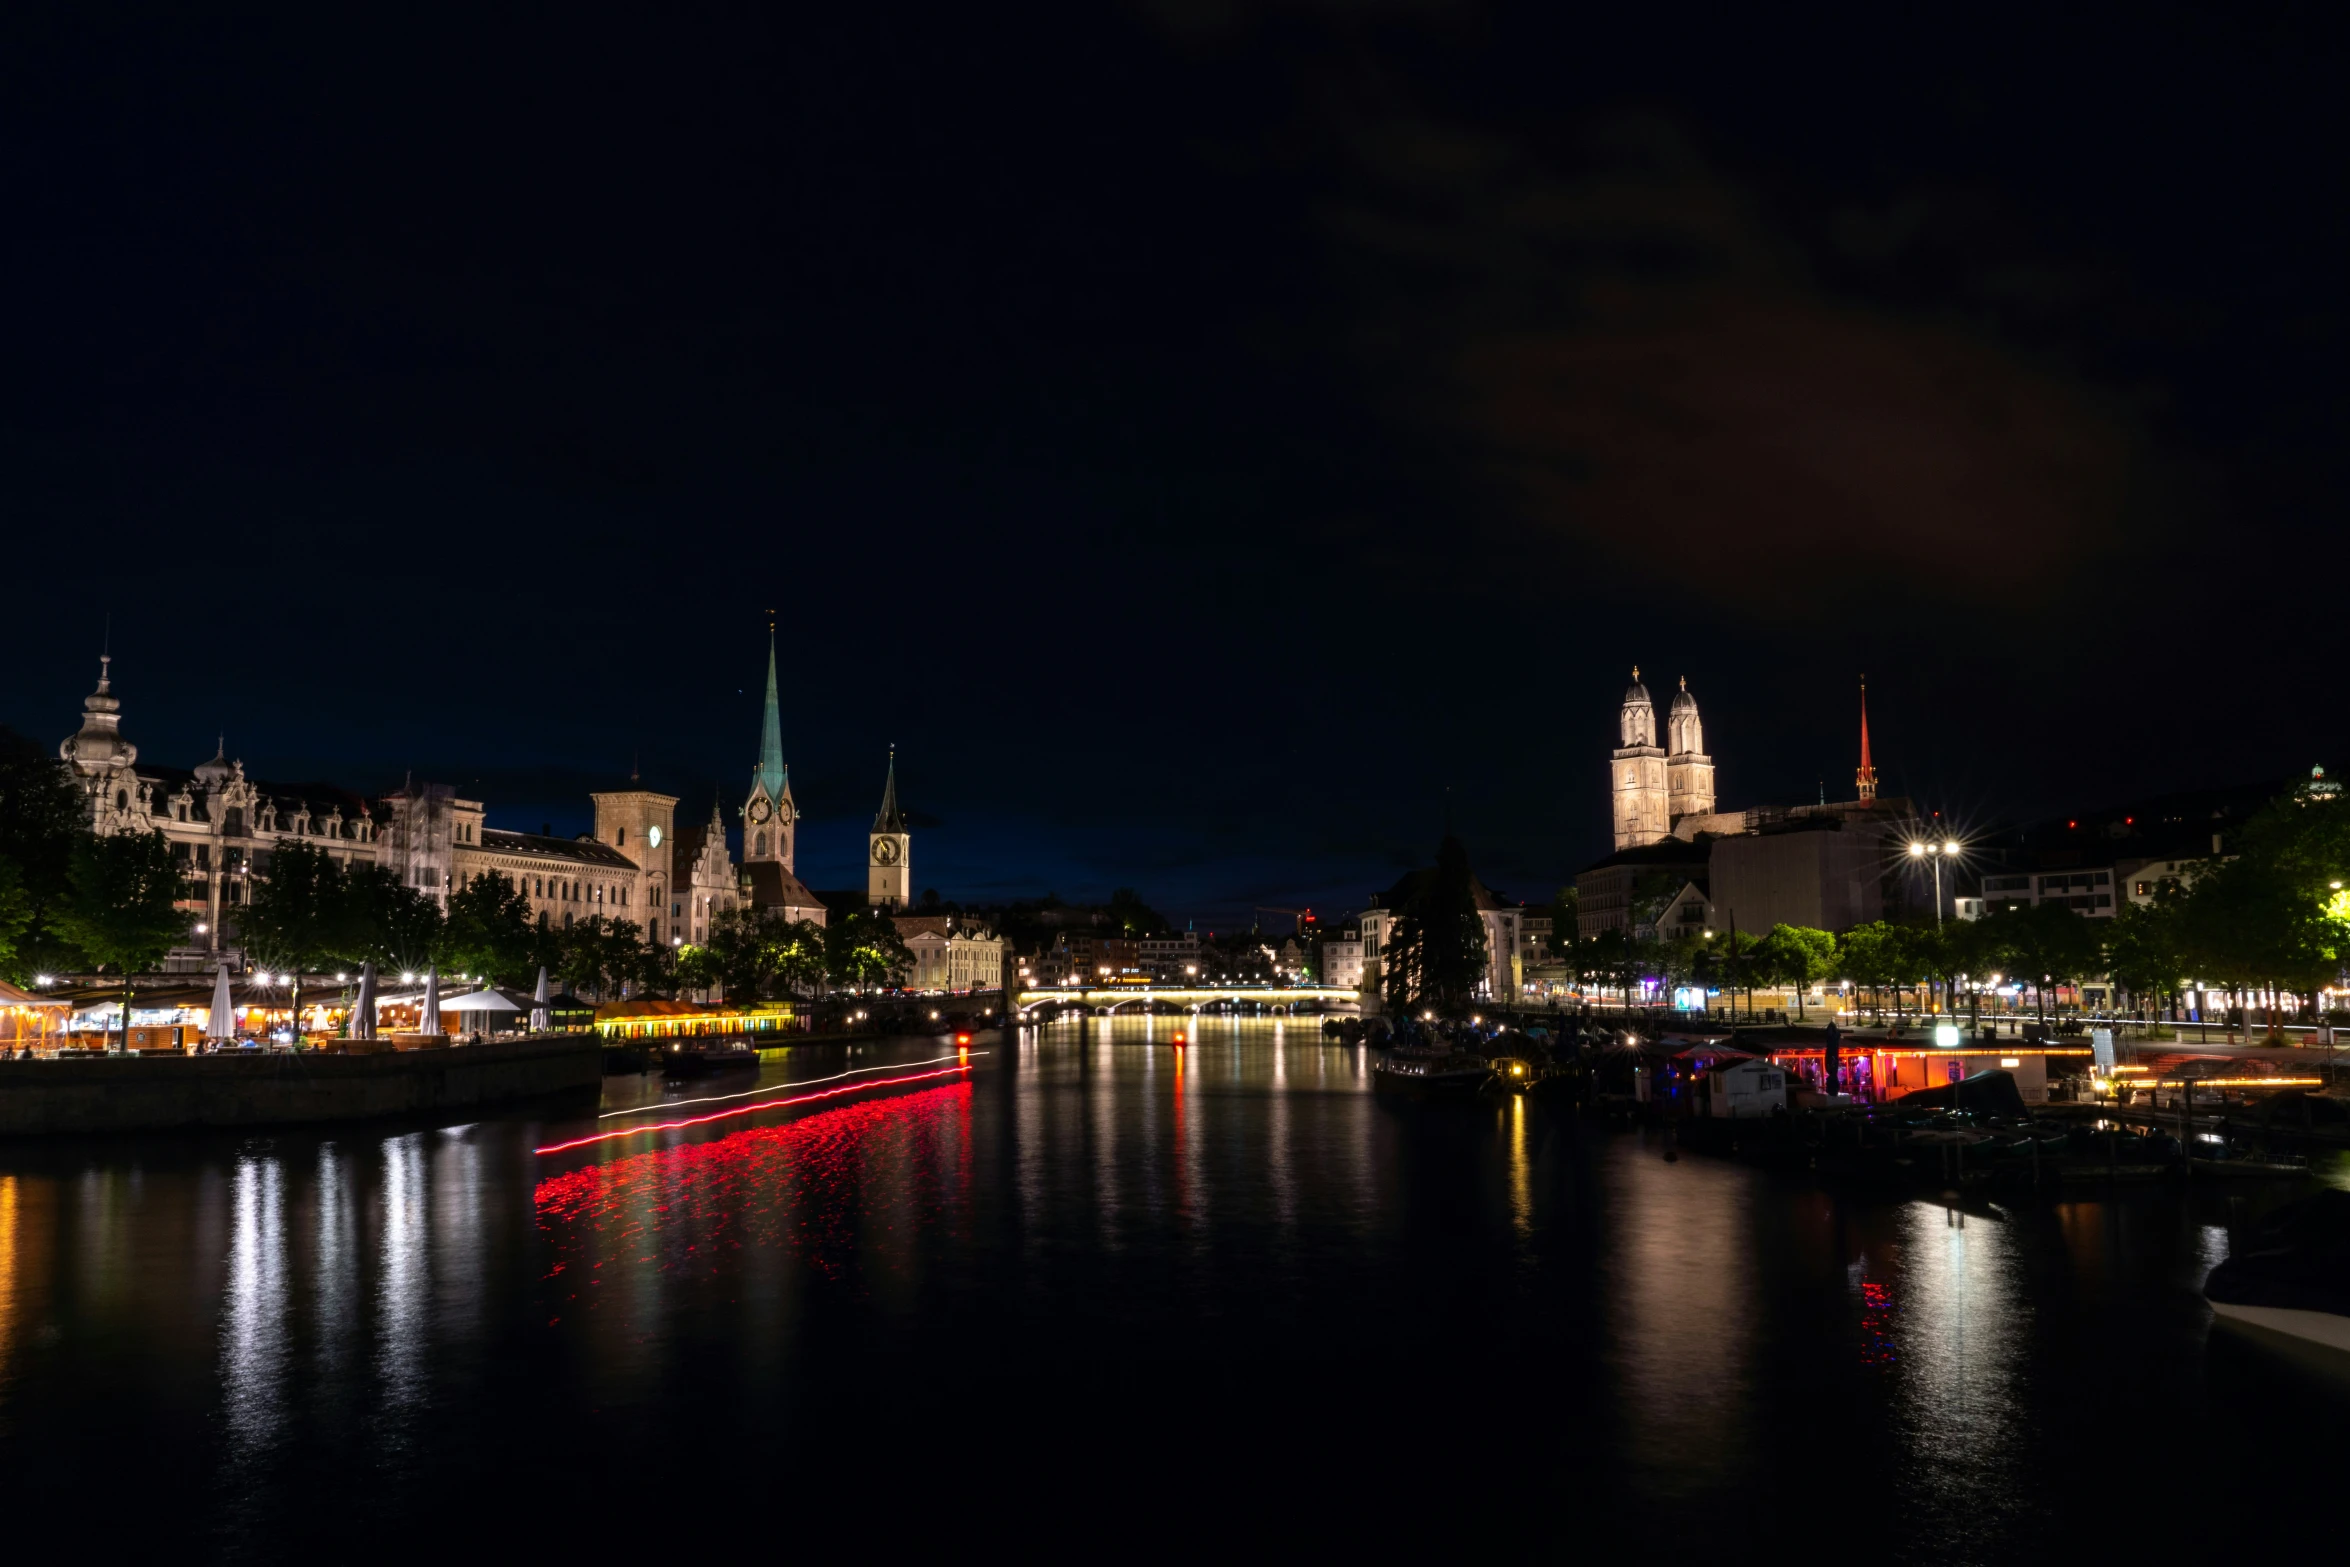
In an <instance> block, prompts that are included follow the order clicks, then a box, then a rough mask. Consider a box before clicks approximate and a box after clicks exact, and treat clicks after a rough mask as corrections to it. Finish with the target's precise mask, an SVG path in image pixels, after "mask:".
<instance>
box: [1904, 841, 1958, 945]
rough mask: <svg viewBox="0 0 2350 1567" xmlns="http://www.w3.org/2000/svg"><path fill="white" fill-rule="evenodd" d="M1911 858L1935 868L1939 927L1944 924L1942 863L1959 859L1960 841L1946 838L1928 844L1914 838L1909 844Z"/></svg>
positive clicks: (1935, 920) (1935, 892)
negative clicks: (1923, 861) (1925, 862)
mask: <svg viewBox="0 0 2350 1567" xmlns="http://www.w3.org/2000/svg"><path fill="white" fill-rule="evenodd" d="M1909 857H1910V858H1911V859H1913V860H1925V861H1927V862H1929V863H1930V864H1931V865H1932V866H1933V867H1934V923H1935V924H1936V925H1937V926H1939V925H1940V924H1941V923H1942V862H1943V861H1944V860H1948V859H1956V858H1957V857H1958V840H1957V839H1956V838H1946V839H1944V840H1943V841H1942V842H1940V843H1927V842H1924V841H1922V840H1919V839H1915V838H1913V839H1911V840H1910V844H1909Z"/></svg>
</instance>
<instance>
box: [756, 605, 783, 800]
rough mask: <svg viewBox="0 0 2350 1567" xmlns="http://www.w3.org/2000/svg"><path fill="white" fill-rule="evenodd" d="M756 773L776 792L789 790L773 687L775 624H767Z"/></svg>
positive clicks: (781, 712)
mask: <svg viewBox="0 0 2350 1567" xmlns="http://www.w3.org/2000/svg"><path fill="white" fill-rule="evenodd" d="M759 776H760V777H761V778H764V779H765V780H766V781H767V787H768V788H769V789H771V790H773V791H775V792H776V793H777V794H779V795H780V794H785V793H788V792H790V789H791V773H790V772H789V771H787V770H786V769H785V767H784V765H783V710H782V708H781V707H780V706H779V705H778V703H777V700H776V690H775V627H774V625H773V624H772V623H770V624H769V625H768V627H767V709H766V711H765V713H763V714H762V715H761V716H760V719H759Z"/></svg>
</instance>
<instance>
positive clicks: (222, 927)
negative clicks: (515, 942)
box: [58, 659, 676, 972]
mask: <svg viewBox="0 0 2350 1567" xmlns="http://www.w3.org/2000/svg"><path fill="white" fill-rule="evenodd" d="M112 675H113V661H112V660H111V659H101V660H100V661H99V675H98V688H97V689H96V690H95V691H93V692H92V693H91V694H90V695H89V696H87V697H85V698H84V699H83V700H82V725H81V728H80V729H79V730H77V731H76V732H75V733H74V734H73V735H71V736H69V737H68V738H67V739H66V740H65V741H64V742H63V743H62V744H61V745H60V746H59V747H58V755H59V756H60V757H61V758H62V759H63V760H64V761H65V763H66V764H67V765H68V767H69V768H70V769H71V770H72V774H73V779H74V782H75V785H76V786H77V787H78V788H79V789H80V791H81V793H82V796H83V799H84V800H85V801H86V802H87V806H88V812H89V815H88V818H87V820H88V823H89V827H90V830H91V831H92V832H95V833H99V834H109V833H123V832H150V831H152V832H160V833H161V834H163V837H164V839H165V841H166V842H167V843H169V844H170V845H171V849H172V853H173V855H174V857H175V858H177V859H178V861H179V864H180V870H181V874H182V875H183V876H185V877H186V880H187V886H186V892H187V896H186V897H184V898H183V899H182V900H181V902H180V905H179V906H180V909H181V912H183V913H184V914H186V915H187V916H188V931H189V935H188V941H187V942H186V944H184V945H183V946H181V947H178V948H176V949H174V950H173V951H172V952H171V953H170V955H169V956H168V957H166V959H165V960H164V963H165V967H166V968H167V969H173V970H179V971H184V972H201V971H203V970H206V969H210V968H214V967H217V966H219V965H221V964H222V963H224V962H226V963H229V964H231V965H232V966H235V965H240V964H241V963H242V962H243V960H244V956H245V954H244V951H243V948H242V946H241V944H240V942H239V940H238V934H237V916H238V911H239V909H241V908H242V907H243V905H244V904H245V903H246V902H247V901H249V899H250V897H251V894H252V888H253V885H254V883H255V882H256V881H257V880H260V879H264V878H266V877H267V876H268V874H269V866H270V860H271V857H272V856H273V855H274V854H275V853H276V852H277V851H278V850H279V849H281V848H283V847H284V846H286V845H288V844H293V843H303V844H309V845H311V846H313V847H316V848H318V849H320V850H321V851H323V852H324V853H325V854H326V855H327V856H328V858H330V859H332V860H334V861H336V862H337V863H339V864H341V865H344V866H346V867H348V866H355V865H378V866H381V867H383V868H384V869H386V870H388V871H390V872H391V873H392V874H393V875H394V876H396V877H397V878H398V879H399V881H400V882H401V884H402V885H404V886H407V887H410V888H413V889H414V890H415V891H417V892H418V893H420V894H422V895H423V896H425V897H428V898H431V899H432V900H433V901H434V902H436V903H440V904H442V905H444V906H445V905H446V904H447V902H448V898H449V894H450V893H451V892H453V891H455V890H456V889H457V888H459V887H462V886H464V885H466V884H467V883H468V882H470V881H472V880H473V879H474V878H476V877H478V876H482V875H484V874H487V873H488V872H490V871H497V872H500V873H502V874H504V875H506V876H507V877H509V878H510V879H512V880H513V881H514V882H515V884H516V885H517V886H518V887H519V888H520V889H521V890H522V892H523V893H524V895H525V896H527V897H528V898H529V900H530V907H531V910H532V912H533V913H534V914H535V915H537V916H538V917H540V918H541V919H543V920H545V921H546V922H547V923H548V924H549V925H550V926H556V927H561V926H568V925H572V924H575V923H577V922H578V921H580V920H582V919H584V918H587V917H588V916H590V915H604V916H607V917H609V918H615V919H626V920H631V921H634V922H635V923H636V924H638V925H639V926H640V927H641V928H643V929H644V931H645V932H646V936H647V939H648V940H656V941H657V940H659V939H660V934H659V933H660V932H661V930H662V929H663V928H664V927H663V924H662V919H663V914H664V910H663V909H662V906H661V901H660V900H661V896H662V895H664V894H665V893H666V890H667V885H668V874H667V872H668V863H667V854H666V851H665V849H664V847H663V844H664V840H665V837H666V834H667V832H668V828H669V818H668V816H667V814H665V813H666V810H667V809H668V808H671V807H674V806H675V804H676V802H675V801H674V800H669V799H668V798H667V797H666V796H660V795H651V794H647V793H644V792H642V791H633V790H632V791H625V792H623V793H620V794H615V795H608V796H598V797H597V817H596V831H595V832H594V833H593V834H592V835H590V836H588V837H586V838H581V839H571V838H559V837H553V836H550V835H547V834H542V833H519V832H501V831H499V830H497V829H495V828H491V827H488V826H486V825H485V824H484V822H483V807H482V803H481V802H480V801H478V800H468V799H465V798H463V797H462V796H460V795H458V794H457V793H456V791H455V790H453V789H451V788H449V787H448V786H447V785H445V784H433V783H420V782H417V781H415V780H410V781H409V782H408V783H406V784H403V785H402V786H401V787H400V788H398V789H396V790H393V791H392V792H391V793H389V794H387V795H385V796H384V797H382V798H381V799H379V800H376V801H372V802H371V801H369V800H367V799H366V798H365V797H364V796H362V795H360V794H357V793H354V792H352V791H350V790H347V789H340V788H336V787H334V786H332V785H327V784H291V785H288V784H274V783H267V782H263V781H260V780H257V779H252V778H248V777H247V776H246V775H245V767H244V764H243V763H242V762H239V761H232V760H231V759H230V758H229V757H228V755H227V746H226V744H225V743H223V744H222V746H221V747H220V748H219V749H218V750H217V751H216V752H215V754H214V755H213V757H212V759H211V760H210V761H208V762H204V763H201V764H200V765H198V766H196V767H193V768H185V769H183V768H172V767H163V766H158V765H155V764H154V763H151V762H149V763H142V762H141V761H140V760H139V748H138V747H137V746H136V745H135V744H133V743H132V742H131V741H130V739H129V738H128V737H127V736H125V735H124V734H123V732H122V701H121V698H120V697H119V696H117V695H116V694H115V691H114V682H113V678H112ZM664 802H665V804H664Z"/></svg>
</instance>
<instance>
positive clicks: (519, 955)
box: [441, 871, 538, 984]
mask: <svg viewBox="0 0 2350 1567" xmlns="http://www.w3.org/2000/svg"><path fill="white" fill-rule="evenodd" d="M441 952H442V954H443V955H444V957H445V959H446V961H448V962H449V963H451V964H454V965H455V966H456V967H457V969H458V970H459V971H460V972H462V973H468V974H480V975H482V976H484V977H485V978H488V979H489V980H491V981H492V982H493V983H496V984H516V983H519V982H520V981H522V980H523V979H525V978H527V977H529V976H530V975H531V973H532V971H533V970H534V969H536V968H537V967H538V965H537V963H535V962H534V961H533V958H534V957H535V955H536V941H535V935H534V932H533V931H532V929H531V912H530V898H529V896H528V895H527V894H525V893H524V892H523V891H522V889H521V888H520V887H519V886H517V885H516V884H515V883H514V881H513V879H512V878H510V877H508V876H507V875H505V874H504V873H503V872H500V871H489V872H487V873H485V874H483V875H480V876H476V877H474V878H473V879H472V880H471V881H469V882H467V883H466V884H465V885H464V886H462V887H460V888H458V889H457V890H456V891H455V892H453V893H451V894H449V913H448V922H447V927H446V929H445V931H444V932H443V935H442V938H441Z"/></svg>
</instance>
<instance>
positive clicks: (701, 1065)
mask: <svg viewBox="0 0 2350 1567" xmlns="http://www.w3.org/2000/svg"><path fill="white" fill-rule="evenodd" d="M758 1069H759V1052H758V1051H756V1050H753V1049H752V1048H751V1047H750V1046H749V1045H748V1044H747V1043H745V1042H743V1041H741V1040H709V1041H705V1042H704V1043H702V1044H698V1045H690V1046H689V1045H671V1046H670V1047H669V1048H668V1050H666V1051H664V1052H663V1053H662V1056H661V1075H662V1076H663V1077H715V1076H716V1075H717V1074H719V1073H720V1072H755V1071H757V1070H758Z"/></svg>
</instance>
